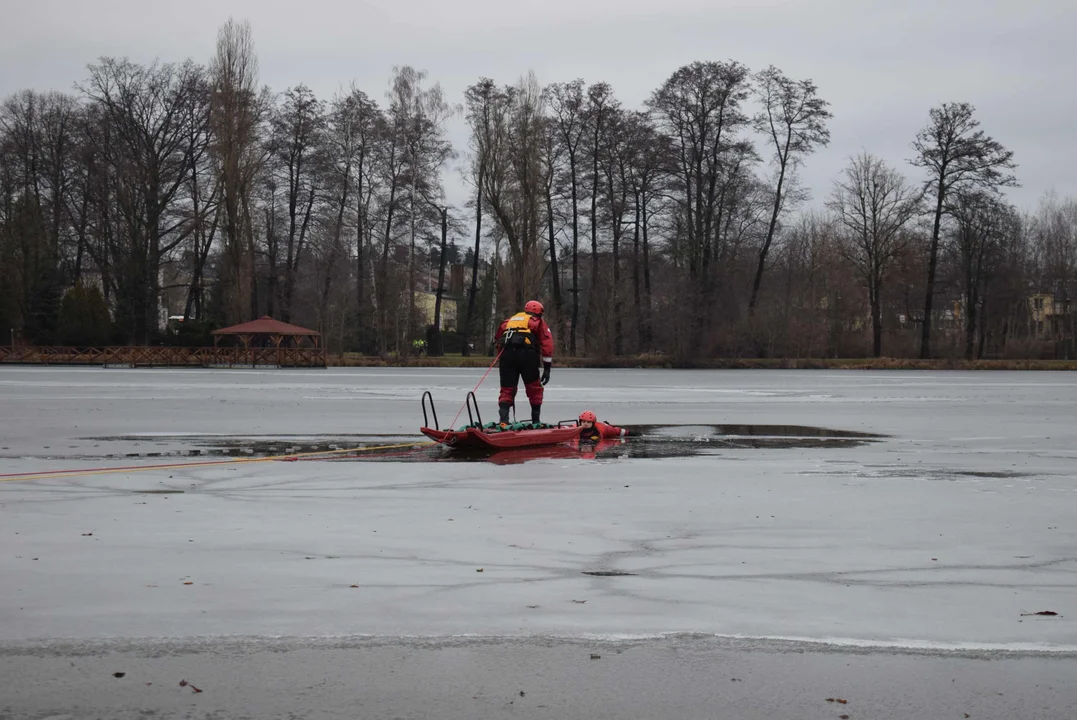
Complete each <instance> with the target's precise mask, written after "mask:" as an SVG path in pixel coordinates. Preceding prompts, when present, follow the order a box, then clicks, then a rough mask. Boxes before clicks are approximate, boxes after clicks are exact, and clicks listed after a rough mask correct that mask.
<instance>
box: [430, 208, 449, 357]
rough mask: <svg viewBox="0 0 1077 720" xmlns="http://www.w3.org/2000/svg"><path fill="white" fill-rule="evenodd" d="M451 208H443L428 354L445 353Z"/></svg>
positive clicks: (438, 354)
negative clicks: (444, 301)
mask: <svg viewBox="0 0 1077 720" xmlns="http://www.w3.org/2000/svg"><path fill="white" fill-rule="evenodd" d="M448 239H449V210H448V208H441V257H439V258H438V287H437V291H436V294H435V299H434V332H433V333H432V334H431V336H430V347H429V348H427V355H428V356H432V357H441V356H442V355H444V354H445V350H444V345H443V343H442V339H441V296H442V293H444V288H445V260H446V256H447V255H448V244H449V243H448Z"/></svg>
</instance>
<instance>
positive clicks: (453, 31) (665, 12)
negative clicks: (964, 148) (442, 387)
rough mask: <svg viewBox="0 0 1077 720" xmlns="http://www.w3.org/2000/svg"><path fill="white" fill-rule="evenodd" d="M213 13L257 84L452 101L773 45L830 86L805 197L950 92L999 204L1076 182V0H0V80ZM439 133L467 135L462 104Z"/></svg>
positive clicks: (147, 51) (204, 39)
mask: <svg viewBox="0 0 1077 720" xmlns="http://www.w3.org/2000/svg"><path fill="white" fill-rule="evenodd" d="M230 15H231V16H233V17H235V18H236V19H237V20H243V19H247V20H249V21H250V22H251V25H252V28H253V31H254V39H255V43H256V47H257V52H258V57H259V62H260V67H261V81H262V82H263V83H265V84H268V85H270V87H272V88H273V89H274V90H277V91H280V90H284V89H286V88H287V87H289V86H292V85H296V84H298V83H301V82H302V83H305V84H307V85H308V86H310V87H311V88H312V89H313V90H314V91H315V93H317V94H318V95H319V96H320V97H323V98H326V99H328V98H330V97H331V96H332V94H333V93H334V92H335V91H336V90H337V89H338V88H340V87H342V86H347V85H348V84H349V83H351V82H352V81H355V82H356V84H357V85H358V86H359V87H361V88H362V89H363V90H364V91H366V92H367V94H369V95H370V96H371V97H373V98H375V99H377V100H379V101H383V99H384V93H385V91H386V89H387V86H388V79H389V76H390V73H391V70H392V67H393V66H394V65H403V64H409V65H412V66H414V67H416V68H418V69H420V70H426V71H428V72H429V81H430V82H440V83H441V84H442V86H443V88H444V89H445V91H446V93H447V94H448V96H449V97H450V98H451V99H452V100H453V101H454V102H462V100H463V90H464V88H465V87H467V86H468V85H469V84H471V83H473V82H475V81H476V80H477V79H478V78H479V77H480V76H483V75H485V76H489V77H492V78H494V79H495V80H496V81H497V82H499V83H511V82H515V81H516V80H517V79H518V78H519V76H520V75H522V74H524V73H526V72H527V71H528V70H530V69H533V70H534V71H535V72H536V74H537V75H538V78H539V81H540V82H542V83H549V82H559V81H567V80H572V79H574V78H577V77H579V78H583V79H584V80H585V81H587V82H597V81H601V80H604V81H607V82H609V83H610V84H611V85H612V86H613V87H614V89H615V91H616V93H617V96H618V98H619V99H620V100H621V101H622V102H623V103H624V104H625V105H626V106H628V107H638V106H639V105H640V104H641V103H642V102H643V100H644V99H645V98H646V97H647V96H648V95H649V94H650V93H651V92H652V91H653V90H654V89H655V88H656V87H657V86H659V85H660V84H661V83H662V81H663V80H665V79H666V78H667V77H668V76H669V75H670V74H671V73H672V72H673V71H674V70H676V69H677V68H678V67H679V66H681V65H683V64H686V63H689V62H692V61H695V60H729V59H734V60H738V61H740V62H742V63H744V64H746V65H747V66H749V67H750V68H751V69H752V70H759V69H762V68H764V67H766V66H767V65H769V64H774V65H776V66H778V67H779V68H781V69H782V70H783V71H785V72H786V73H787V74H788V75H790V76H792V77H794V78H798V79H799V78H810V79H812V80H813V81H814V82H815V83H816V84H817V85H818V86H819V90H820V94H821V95H822V96H823V97H824V98H825V99H827V100H829V101H830V102H831V103H832V110H833V112H834V116H835V117H834V119H833V121H832V122H831V125H830V128H831V132H832V141H831V144H830V146H829V147H828V148H824V149H822V150H820V151H819V152H817V153H816V155H814V156H813V157H811V158H809V159H808V161H807V164H806V166H805V168H804V170H803V179H804V184H805V185H806V186H807V187H808V188H810V189H811V191H812V192H813V196H814V198H813V201H812V202H813V204H818V203H820V202H821V201H822V200H823V199H825V196H826V194H827V193H828V192H829V189H830V186H831V183H832V181H833V180H834V179H835V178H836V177H837V176H838V174H839V172H840V170H841V168H842V167H843V166H844V164H845V163H846V161H847V159H848V158H849V156H850V155H852V154H855V153H857V152H859V151H860V150H861V149H865V150H868V151H869V152H872V153H875V154H877V155H880V156H882V157H883V158H885V159H886V160H887V161H888V162H890V163H892V164H894V165H897V166H898V167H900V168H901V169H902V170H903V171H904V172H906V173H907V174H908V175H909V176H910V178H916V177H917V175H916V173H917V170H916V169H915V168H912V167H911V166H909V165H907V163H906V162H905V160H906V159H907V158H908V157H909V156H910V152H911V151H910V150H909V143H910V142H911V141H912V139H913V137H914V135H915V133H916V131H917V130H918V129H919V128H920V127H922V126H923V125H924V123H925V122H926V120H927V115H928V110H929V109H930V108H931V107H932V106H934V105H937V104H939V103H941V102H945V101H967V102H970V103H972V104H973V105H974V106H975V107H976V109H977V116H978V117H979V119H980V120H981V122H982V127H983V129H984V130H985V131H986V132H987V133H988V134H990V135H992V136H994V137H995V138H996V139H997V140H999V141H1000V142H1002V143H1003V144H1005V145H1006V146H1007V147H1009V148H1010V149H1012V150H1013V151H1014V152H1015V159H1016V161H1017V162H1018V164H1019V167H1018V169H1017V174H1018V177H1019V179H1020V181H1021V183H1022V185H1023V187H1021V188H1019V189H1015V190H1011V191H1010V192H1009V195H1010V198H1011V200H1012V201H1013V202H1014V203H1015V204H1017V205H1018V206H1019V207H1020V208H1022V209H1030V210H1031V209H1034V208H1035V206H1036V204H1037V203H1038V201H1039V199H1040V197H1041V196H1042V195H1043V194H1044V193H1045V192H1046V191H1048V190H1050V189H1054V190H1055V191H1057V192H1058V193H1059V194H1060V195H1063V196H1077V169H1075V168H1077V92H1075V90H1074V88H1075V78H1077V0H1023V1H1022V0H902V1H900V2H895V1H894V0H788V1H786V2H780V1H778V0H740V1H734V0H666V2H665V3H662V2H660V1H659V0H383V1H382V2H373V1H371V0H300V1H298V2H297V1H295V0H289V1H287V2H282V1H280V0H175V1H173V2H161V1H160V0H0V17H2V18H4V23H3V28H2V29H0V96H6V95H8V94H9V93H11V92H14V91H16V90H20V89H23V88H34V89H38V90H48V89H56V90H71V89H72V85H73V83H74V82H76V81H79V80H82V79H83V78H85V76H86V70H85V68H86V65H87V63H90V62H93V61H94V60H95V59H96V58H98V57H100V56H103V55H111V56H117V57H122V56H127V57H130V58H131V59H132V60H137V61H146V62H148V61H152V60H153V59H154V58H160V59H161V60H163V61H177V60H183V59H185V58H187V57H191V58H194V59H195V60H198V61H200V62H207V61H208V60H209V58H210V56H211V54H212V52H213V47H214V43H215V40H216V33H217V28H218V27H219V26H220V25H221V24H222V23H223V22H225V21H226V20H227V19H228V17H229V16H230ZM452 139H453V141H454V143H455V145H456V147H457V149H459V150H464V149H465V148H466V140H467V136H466V131H465V129H464V127H463V122H462V121H457V122H456V123H455V124H454V126H453V128H452ZM456 177H457V173H456V172H455V171H453V172H452V173H451V177H450V178H448V180H449V184H450V200H452V201H454V202H460V201H461V200H462V199H463V198H462V197H461V195H462V192H463V191H462V185H461V183H460V182H459V181H458V180H456Z"/></svg>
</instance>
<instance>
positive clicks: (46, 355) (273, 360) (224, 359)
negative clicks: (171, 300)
mask: <svg viewBox="0 0 1077 720" xmlns="http://www.w3.org/2000/svg"><path fill="white" fill-rule="evenodd" d="M0 363H6V364H16V363H18V364H30V365H133V366H135V367H236V366H252V365H253V366H268V367H326V356H325V349H324V348H310V347H307V348H290V347H281V348H275V347H268V348H266V347H260V348H239V347H152V346H137V345H133V346H115V347H60V346H41V347H35V346H25V347H23V346H15V347H11V346H0Z"/></svg>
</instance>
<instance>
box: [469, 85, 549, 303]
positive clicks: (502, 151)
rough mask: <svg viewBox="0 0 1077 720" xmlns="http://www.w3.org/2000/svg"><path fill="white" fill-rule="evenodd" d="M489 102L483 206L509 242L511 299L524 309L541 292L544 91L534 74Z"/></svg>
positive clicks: (508, 294)
mask: <svg viewBox="0 0 1077 720" xmlns="http://www.w3.org/2000/svg"><path fill="white" fill-rule="evenodd" d="M490 99H491V100H492V102H491V103H490V110H489V112H490V115H489V117H490V122H489V128H490V131H489V136H488V137H487V138H485V142H486V143H487V144H486V151H487V153H488V154H487V159H488V161H489V162H488V165H487V167H486V171H485V175H484V178H483V180H484V185H483V202H484V203H485V205H486V206H487V207H489V209H490V213H491V215H492V216H493V219H494V220H495V221H496V223H497V224H498V227H499V228H500V230H501V231H502V232H503V233H504V234H505V239H506V241H507V243H508V249H509V258H510V260H511V262H510V270H511V275H510V278H511V283H510V285H509V287H508V293H507V296H508V297H509V298H511V300H512V302H514V303H515V304H516V305H518V306H521V307H522V306H523V304H524V302H525V300H526V299H527V298H526V296H527V295H530V294H532V293H534V292H535V291H537V289H538V281H539V278H540V277H541V267H540V266H539V265H538V254H537V250H538V244H539V238H540V237H541V232H542V227H541V224H540V222H539V218H540V214H541V208H542V206H543V204H544V199H543V187H542V167H541V164H542V145H543V124H544V123H543V118H542V92H541V88H539V85H538V81H537V80H536V79H535V77H534V74H531V75H529V76H528V77H526V78H522V79H521V81H520V82H519V84H517V85H516V86H512V87H507V88H505V89H503V90H502V91H500V92H499V93H497V94H495V95H491V97H490Z"/></svg>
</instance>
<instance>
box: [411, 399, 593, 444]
mask: <svg viewBox="0 0 1077 720" xmlns="http://www.w3.org/2000/svg"><path fill="white" fill-rule="evenodd" d="M428 396H429V397H430V412H431V414H432V415H433V417H434V427H429V419H428V417H427V414H426V398H427V397H428ZM422 404H423V427H421V428H419V431H420V432H421V433H422V434H423V435H426V436H427V437H428V438H430V439H431V440H433V441H434V442H438V443H441V444H442V445H445V446H446V447H450V448H453V449H457V450H507V449H514V448H526V447H540V446H543V445H557V444H559V443H563V442H569V441H571V440H574V439H575V438H576V437H577V436H578V435H579V432H580V429H579V423H578V422H577V421H575V420H566V421H563V422H561V423H559V424H557V425H543V426H541V427H531V428H521V429H519V430H502V429H500V428H498V427H496V426H495V425H494V424H492V423H491V424H490V425H488V426H484V425H483V424H482V418H481V417H480V416H479V407H478V402H477V401H476V400H475V394H474V393H473V392H470V393H468V396H467V399H466V401H465V404H466V405H467V414H468V425H467V426H465V427H463V428H460V429H459V430H453V429H451V428H449V429H446V430H442V429H440V428H439V427H438V417H437V413H436V412H435V411H434V398H433V396H432V395H430V391H429V390H428V391H427V392H425V393H423V401H422ZM473 407H474V415H473V414H472V408H473Z"/></svg>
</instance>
